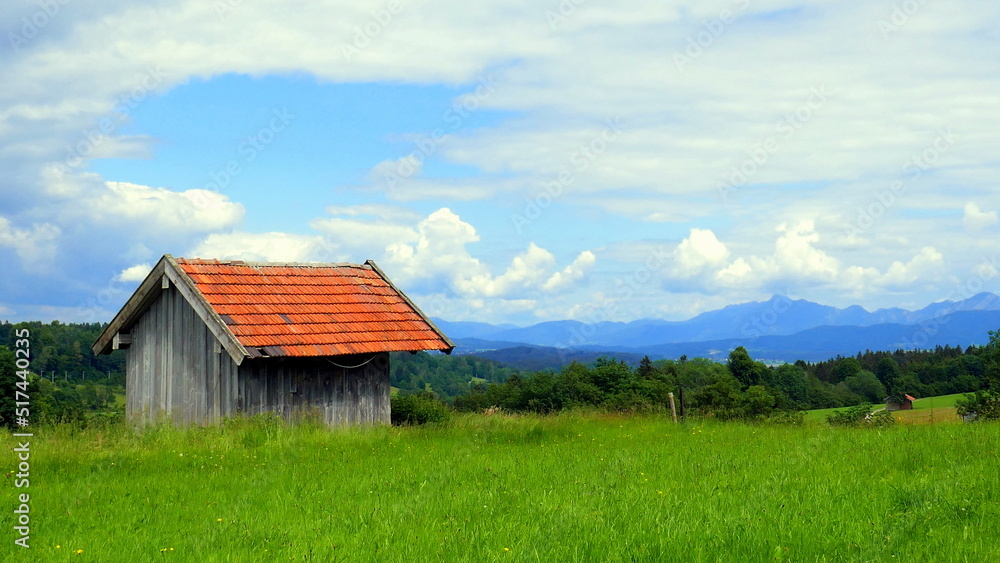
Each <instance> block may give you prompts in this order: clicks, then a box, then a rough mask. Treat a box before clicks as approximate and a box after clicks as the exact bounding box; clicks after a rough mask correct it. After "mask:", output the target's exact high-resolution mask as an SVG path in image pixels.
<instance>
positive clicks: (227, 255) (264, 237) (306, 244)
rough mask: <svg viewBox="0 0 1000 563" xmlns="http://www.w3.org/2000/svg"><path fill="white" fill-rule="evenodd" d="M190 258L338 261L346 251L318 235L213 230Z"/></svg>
mask: <svg viewBox="0 0 1000 563" xmlns="http://www.w3.org/2000/svg"><path fill="white" fill-rule="evenodd" d="M188 254H189V256H190V257H191V258H216V259H219V260H246V261H250V262H339V261H343V258H342V256H343V254H341V253H340V252H339V250H338V249H337V247H336V246H335V245H334V244H333V243H330V242H328V241H327V240H326V239H324V238H323V237H322V236H318V235H294V234H289V233H274V232H272V233H248V232H243V231H235V232H230V233H213V234H211V235H209V236H208V237H206V238H205V239H204V240H203V241H201V243H199V244H198V245H197V246H195V247H194V248H192V249H191V250H190V251H189V253H188Z"/></svg>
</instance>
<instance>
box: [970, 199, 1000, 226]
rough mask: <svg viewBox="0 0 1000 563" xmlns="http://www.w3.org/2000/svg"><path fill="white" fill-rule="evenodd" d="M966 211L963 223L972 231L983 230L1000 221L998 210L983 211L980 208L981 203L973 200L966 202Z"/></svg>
mask: <svg viewBox="0 0 1000 563" xmlns="http://www.w3.org/2000/svg"><path fill="white" fill-rule="evenodd" d="M964 212H965V215H964V216H963V217H962V224H963V225H964V226H965V228H966V229H968V230H970V231H981V230H983V229H985V228H986V227H992V226H993V225H996V224H997V223H998V222H1000V219H997V212H996V211H983V210H982V209H980V208H979V204H977V203H976V202H973V201H970V202H968V203H966V204H965V208H964Z"/></svg>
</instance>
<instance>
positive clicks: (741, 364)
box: [726, 346, 759, 389]
mask: <svg viewBox="0 0 1000 563" xmlns="http://www.w3.org/2000/svg"><path fill="white" fill-rule="evenodd" d="M726 367H728V368H729V373H730V374H731V375H732V376H733V377H735V378H736V381H739V382H740V385H741V386H742V387H743V388H744V389H746V388H747V387H750V386H751V385H756V384H757V382H758V375H759V374H758V372H757V369H756V366H755V365H754V361H753V359H752V358H751V357H750V353H749V352H747V349H746V348H744V347H742V346H737V347H736V349H735V350H733V351H732V352H730V353H729V361H728V362H726Z"/></svg>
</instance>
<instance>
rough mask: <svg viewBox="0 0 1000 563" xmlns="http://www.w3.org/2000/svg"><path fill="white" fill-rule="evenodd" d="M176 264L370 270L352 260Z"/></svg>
mask: <svg viewBox="0 0 1000 563" xmlns="http://www.w3.org/2000/svg"><path fill="white" fill-rule="evenodd" d="M174 260H176V261H177V263H178V264H191V265H194V266H247V267H249V268H268V267H275V268H361V269H363V270H371V269H372V267H371V266H370V265H368V264H356V263H354V262H259V261H247V260H219V259H216V258H180V257H178V258H174Z"/></svg>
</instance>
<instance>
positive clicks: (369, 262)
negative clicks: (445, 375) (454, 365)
mask: <svg viewBox="0 0 1000 563" xmlns="http://www.w3.org/2000/svg"><path fill="white" fill-rule="evenodd" d="M365 265H366V266H370V267H371V269H372V270H375V273H376V274H378V275H379V276H380V277H381V278H382V280H383V281H385V283H386V284H388V285H389V287H391V288H392V289H393V291H395V292H396V293H398V294H399V296H400V297H402V298H403V300H404V301H406V303H407V304H408V305H409V306H410V307H412V308H413V310H414V311H415V312H416V313H417V314H418V315H420V318H421V319H423V321H424V322H425V323H427V326H429V327H431V329H432V330H434V332H435V333H437V335H438V336H439V337H440V338H441V340H443V341H444V342H445V344H447V345H448V347H447V348H437V350H439V351H441V352H444V353H445V354H448V355H451V352H452V350H454V349H455V343H454V342H452V341H451V339H450V338H448V335H446V334H445V333H444V332H443V331H442V330H441V329H440V328H438V327H437V325H436V324H434V321H432V320H431V319H430V317H428V316H427V315H425V314H424V312H423V311H421V310H420V307H417V304H416V303H414V302H413V301H412V300H411V299H410V298H409V297H407V295H406V294H405V293H403V290H401V289H399V288H398V287H396V284H394V283H392V280H390V279H389V276H387V275H385V272H383V271H382V268H379V267H378V264H376V263H375V261H374V260H366V261H365Z"/></svg>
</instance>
